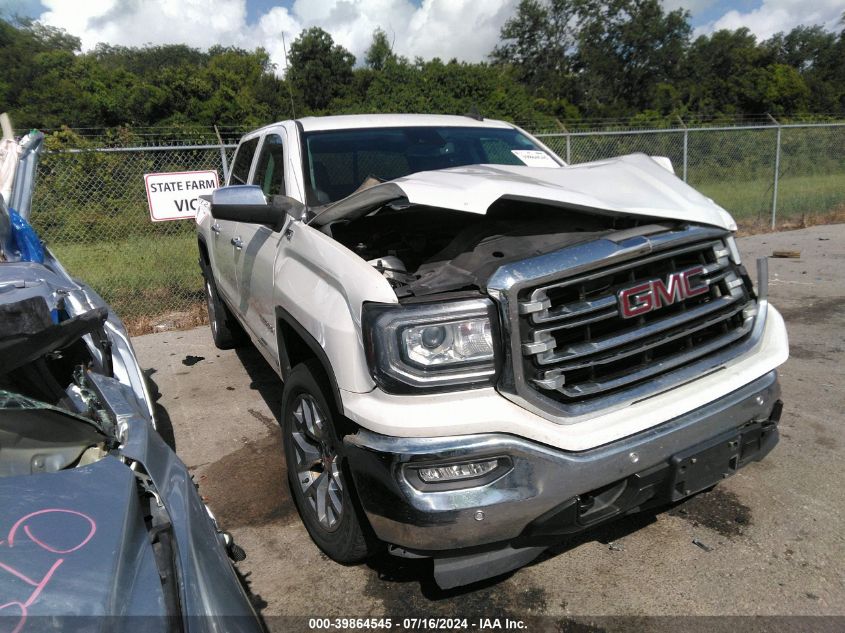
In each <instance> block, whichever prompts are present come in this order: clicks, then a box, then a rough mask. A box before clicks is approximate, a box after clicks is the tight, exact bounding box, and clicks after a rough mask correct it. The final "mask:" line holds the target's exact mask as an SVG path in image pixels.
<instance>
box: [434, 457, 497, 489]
mask: <svg viewBox="0 0 845 633" xmlns="http://www.w3.org/2000/svg"><path fill="white" fill-rule="evenodd" d="M498 465H499V460H498V459H488V460H487V461H483V462H470V463H467V464H450V465H448V466H433V467H431V468H420V469H419V474H420V479H422V480H423V481H424V482H426V483H434V482H438V481H460V480H462V479H474V478H476V477H483V476H484V475H486V474H488V473H491V472H493V471H494V470H496V467H497V466H498Z"/></svg>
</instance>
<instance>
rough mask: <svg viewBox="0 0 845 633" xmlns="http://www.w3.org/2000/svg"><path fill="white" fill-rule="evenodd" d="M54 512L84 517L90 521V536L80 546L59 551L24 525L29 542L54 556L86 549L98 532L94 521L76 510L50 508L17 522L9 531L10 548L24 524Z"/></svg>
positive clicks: (33, 513) (31, 513)
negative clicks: (81, 548) (33, 518)
mask: <svg viewBox="0 0 845 633" xmlns="http://www.w3.org/2000/svg"><path fill="white" fill-rule="evenodd" d="M52 512H59V513H64V514H70V515H75V516H78V517H82V518H83V519H85V520H86V521H88V523H89V525H90V528H89V530H88V536H86V537H85V538H84V539H83V540H82V542H81V543H80V544H79V545H77V546H75V547H71V548H70V549H58V548H55V547H50V546H49V545H47V544H46V543H44V542H43V541H41V540H39V539H38V538H36V537H35V536H34V535H33V534H32V531H31V530H30V529H29V526H28V525H24V526H23V531H24V532H25V533H26V535H27V536H28V537H29V540H31V541H32V542H33V543H35V544H36V545H38V546H39V547H41V548H42V549H46V550H47V551H48V552H52V553H53V554H70V553H71V552H75V551H76V550H78V549H79V548H80V547H84V546H85V544H86V543H88V541H90V540H91V538H92V537H93V536H94V533H95V532H96V531H97V524H96V523H95V522H94V519H92V518H91V517H89V516H88V515H87V514H82V513H81V512H77V511H76V510H63V509H61V508H48V509H46V510H38V511H37V512H30V513H29V514H27V515H26V516H23V517H21V518H20V519H18V520H17V521H16V522H15V524H14V525H13V526H12V529H11V530H9V547H14V546H15V535H16V532H17V531H18V528H19V527H20V526H21V525H22V524H24V523H25V522H26V521H27V520H29V519H31V518H32V517H36V516H39V515H42V514H50V513H52Z"/></svg>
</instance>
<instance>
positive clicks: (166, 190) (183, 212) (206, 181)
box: [144, 170, 220, 222]
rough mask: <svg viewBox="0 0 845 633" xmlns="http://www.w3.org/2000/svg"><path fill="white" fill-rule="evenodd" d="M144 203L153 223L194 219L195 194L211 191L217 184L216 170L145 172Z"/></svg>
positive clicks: (196, 206) (195, 211)
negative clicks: (145, 189)
mask: <svg viewBox="0 0 845 633" xmlns="http://www.w3.org/2000/svg"><path fill="white" fill-rule="evenodd" d="M144 184H145V185H146V187H147V203H148V204H149V205H150V219H152V221H153V222H164V221H167V220H193V219H194V218H195V217H196V215H197V210H198V209H199V201H198V200H197V197H198V196H201V195H203V194H210V193H211V192H212V191H214V190H215V189H217V188H218V187H219V186H220V181H219V180H218V178H217V172H216V171H214V170H209V171H176V172H170V173H161V174H144Z"/></svg>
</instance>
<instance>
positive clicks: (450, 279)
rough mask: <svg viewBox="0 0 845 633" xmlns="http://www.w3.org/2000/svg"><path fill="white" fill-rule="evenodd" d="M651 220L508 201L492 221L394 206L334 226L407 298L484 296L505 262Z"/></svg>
mask: <svg viewBox="0 0 845 633" xmlns="http://www.w3.org/2000/svg"><path fill="white" fill-rule="evenodd" d="M649 223H651V220H650V219H649V218H644V217H639V218H636V217H631V216H628V217H623V216H620V215H617V214H611V213H606V214H600V213H598V212H595V213H586V212H582V211H576V210H562V209H560V208H553V207H550V206H548V205H544V204H537V203H529V202H523V201H517V200H507V199H502V200H499V201H498V202H496V203H495V204H494V205H493V206H492V207H491V208H490V210H489V211H488V213H487V214H485V215H477V214H471V213H463V212H460V211H450V210H445V209H437V208H432V207H423V206H413V205H409V204H408V203H407V202H404V204H403V203H402V202H401V201H398V202H393V203H390V204H388V205H385V206H383V207H381V208H380V209H378V210H377V211H376V212H373V213H370V214H369V215H367V216H365V217H362V218H359V219H357V220H353V221H350V222H336V223H333V224H332V225H331V227H330V232H331V235H332V237H333V238H334V239H335V240H337V241H339V242H340V243H342V244H344V245H345V246H346V247H348V248H350V249H351V250H353V251H354V252H355V253H357V254H358V255H359V256H361V257H362V258H363V259H365V260H367V261H368V262H369V263H370V264H372V265H373V266H374V267H375V268H376V269H377V270H378V271H379V272H381V273H382V275H384V277H385V278H387V279H388V281H389V282H390V283H391V285H392V286H393V288H394V290H395V291H396V294H397V296H398V297H400V298H404V297H420V296H427V295H433V294H437V293H441V292H449V291H455V290H475V291H478V290H482V291H483V290H484V289H485V286H486V281H487V279H489V277H490V276H491V275H492V274H493V272H494V271H495V270H496V269H497V268H499V266H501V265H502V264H505V263H508V262H513V261H518V260H522V259H526V258H528V257H532V256H535V255H541V254H543V253H548V252H551V251H554V250H557V249H560V248H563V247H566V246H571V245H572V244H576V243H579V242H586V241H590V240H594V239H598V238H600V237H602V236H604V235H607V234H609V233H612V232H614V231H619V230H623V229H632V228H635V227H637V226H640V225H645V224H649Z"/></svg>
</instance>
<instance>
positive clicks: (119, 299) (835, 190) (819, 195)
mask: <svg viewBox="0 0 845 633" xmlns="http://www.w3.org/2000/svg"><path fill="white" fill-rule="evenodd" d="M692 184H693V185H694V186H697V188H698V189H699V190H700V191H701V192H702V193H704V194H705V195H707V196H709V197H711V198H713V199H714V200H715V201H716V202H717V203H718V204H720V205H721V206H723V207H725V208H726V209H727V210H728V211H730V212H731V213H732V214H733V216H734V217H735V218H736V220H737V223H738V224H739V225H740V227H741V229H742V233H743V234H750V233H755V232H761V231H766V230H770V228H769V226H770V225H769V223H770V213H771V202H772V190H771V182H770V181H768V180H763V179H760V180H725V181H720V182H710V183H702V184H698V185H696V184H695V183H692ZM777 219H778V225H779V227H781V228H800V227H802V226H807V225H809V224H821V223H831V222H843V221H845V174H842V175H828V176H786V177H784V178H782V179H781V181H780V186H779V189H778V216H777ZM50 248H51V249H52V250H53V252H54V253H55V254H56V256H57V257H58V258H59V260H60V261H61V262H62V263H63V264H64V266H65V267H66V268H67V269H68V271H70V273H71V274H72V275H74V276H76V277H79V278H80V279H83V280H85V281H86V282H87V283H88V284H90V285H91V286H92V287H93V288H94V289H95V290H96V291H97V292H99V293H100V294H101V295H102V296H103V298H104V299H105V300H106V301H108V302H109V303H110V304H111V305H112V306H113V307H114V309H115V311H116V312H117V313H118V314H119V315H120V316H121V318H122V319H123V320H124V322H125V323H126V324H127V327H128V328H129V330H130V332H131V333H132V334H133V335H137V334H144V333H147V332H153V331H156V330H158V329H164V328H166V329H176V328H184V327H191V326H194V325H199V324H202V323H204V322H205V321H206V314H205V308H204V305H203V289H202V277H201V275H200V271H199V266H198V265H197V256H198V253H197V246H196V236H195V235H194V234H193V233H192V232H191V233H185V234H179V235H145V236H137V237H131V238H126V239H123V240H113V241H109V240H104V241H101V242H93V243H78V242H62V241H60V240H55V241H51V243H50Z"/></svg>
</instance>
